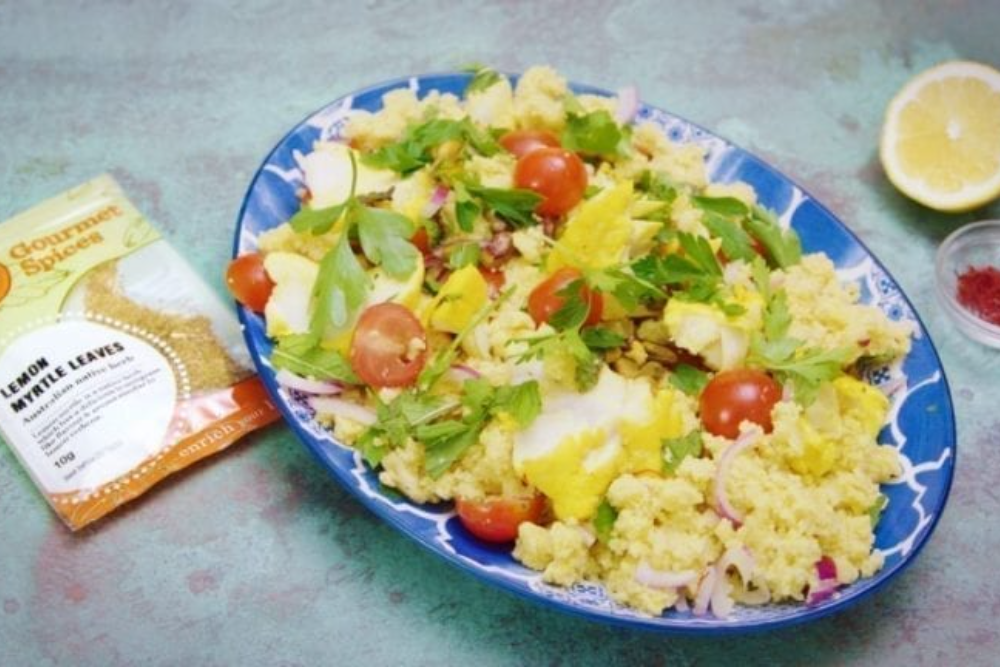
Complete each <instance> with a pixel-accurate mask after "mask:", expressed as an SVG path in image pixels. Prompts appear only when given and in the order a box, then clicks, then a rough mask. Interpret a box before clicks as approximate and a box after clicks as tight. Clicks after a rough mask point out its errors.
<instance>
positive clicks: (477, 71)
mask: <svg viewBox="0 0 1000 667" xmlns="http://www.w3.org/2000/svg"><path fill="white" fill-rule="evenodd" d="M472 72H473V76H472V80H471V81H469V85H468V86H466V87H465V94H466V96H468V95H471V94H472V93H479V92H482V91H484V90H486V89H487V88H489V87H490V86H492V85H493V84H494V83H497V82H499V81H500V80H502V79H503V76H502V75H501V74H500V73H499V72H497V71H496V70H494V69H490V68H489V67H476V68H473V69H472Z"/></svg>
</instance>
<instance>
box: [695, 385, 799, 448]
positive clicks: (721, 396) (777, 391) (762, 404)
mask: <svg viewBox="0 0 1000 667" xmlns="http://www.w3.org/2000/svg"><path fill="white" fill-rule="evenodd" d="M780 400H781V385H780V384H778V382H777V381H776V380H775V379H774V378H772V377H771V376H770V375H768V374H767V373H765V372H764V371H759V370H753V369H749V368H739V369H736V370H731V371H722V372H721V373H719V374H718V375H716V376H715V377H714V378H712V379H711V381H709V383H708V384H707V385H705V389H704V390H703V391H702V392H701V399H700V403H701V405H700V407H701V423H702V424H704V425H705V430H707V431H708V432H709V433H711V434H713V435H718V436H722V437H724V438H731V439H732V438H736V437H738V436H739V434H740V422H742V421H744V420H747V421H751V422H753V423H755V424H759V425H760V426H761V427H762V428H763V429H764V432H765V433H770V432H771V430H772V429H773V428H774V426H773V425H772V423H771V409H772V408H774V405H775V404H776V403H777V402H778V401H780Z"/></svg>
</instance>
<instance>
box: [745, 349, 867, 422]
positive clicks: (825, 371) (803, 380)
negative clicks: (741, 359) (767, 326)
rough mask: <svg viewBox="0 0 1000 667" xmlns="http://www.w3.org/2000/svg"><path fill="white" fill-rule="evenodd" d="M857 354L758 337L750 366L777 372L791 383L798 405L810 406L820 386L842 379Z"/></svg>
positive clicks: (749, 356) (750, 356) (748, 360)
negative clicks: (844, 371)
mask: <svg viewBox="0 0 1000 667" xmlns="http://www.w3.org/2000/svg"><path fill="white" fill-rule="evenodd" d="M853 353H854V351H853V350H852V349H851V348H837V349H833V350H819V349H816V348H805V347H802V344H801V342H800V341H797V340H795V339H792V338H782V339H778V340H763V339H762V338H761V337H760V336H754V338H753V339H752V340H751V342H750V354H749V355H748V357H747V362H748V363H749V364H751V365H756V366H761V367H763V368H767V369H769V370H771V371H773V372H775V373H776V374H777V375H778V376H779V378H780V379H781V380H782V381H783V382H791V383H792V387H793V388H794V389H795V400H796V402H798V403H800V404H802V405H810V404H811V403H812V402H813V401H814V400H815V399H816V394H817V392H818V391H819V387H820V385H821V384H822V383H824V382H829V381H830V380H833V379H834V378H836V377H837V376H838V375H840V372H841V369H842V368H843V366H844V364H846V363H847V362H848V360H850V359H851V358H852V356H853Z"/></svg>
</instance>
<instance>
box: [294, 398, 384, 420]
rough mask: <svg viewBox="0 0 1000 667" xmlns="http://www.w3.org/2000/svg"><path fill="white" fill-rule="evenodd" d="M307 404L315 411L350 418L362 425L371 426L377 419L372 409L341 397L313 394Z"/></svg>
mask: <svg viewBox="0 0 1000 667" xmlns="http://www.w3.org/2000/svg"><path fill="white" fill-rule="evenodd" d="M309 405H311V406H312V408H313V410H315V411H316V412H320V413H323V414H328V415H333V416H334V417H343V418H344V419H350V420H351V421H354V422H357V423H359V424H362V425H364V426H371V425H372V424H374V423H375V422H376V421H378V416H377V415H376V414H375V411H374V410H369V409H368V408H366V407H364V406H363V405H358V404H357V403H352V402H350V401H345V400H343V399H341V398H333V397H330V396H314V397H312V398H310V399H309Z"/></svg>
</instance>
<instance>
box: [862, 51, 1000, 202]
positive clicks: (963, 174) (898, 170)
mask: <svg viewBox="0 0 1000 667" xmlns="http://www.w3.org/2000/svg"><path fill="white" fill-rule="evenodd" d="M879 153H880V158H881V160H882V166H883V168H884V169H885V172H886V175H887V176H888V177H889V180H890V181H892V183H893V185H895V186H896V187H897V188H899V190H900V191H901V192H903V194H905V195H907V196H908V197H910V198H912V199H914V200H916V201H918V202H920V203H921V204H924V205H925V206H929V207H931V208H933V209H937V210H939V211H955V212H957V211H966V210H969V209H972V208H975V207H977V206H981V205H983V204H986V203H987V202H989V201H991V200H993V199H995V198H996V197H998V196H1000V71H997V70H995V69H993V68H992V67H989V66H987V65H982V64H980V63H975V62H969V61H953V62H947V63H944V64H941V65H938V66H937V67H933V68H931V69H929V70H927V71H925V72H923V73H921V74H919V75H917V76H916V77H915V78H913V79H912V80H911V81H910V82H909V83H907V84H906V85H905V86H903V89H902V90H900V91H899V93H898V94H897V95H896V97H894V98H893V100H892V101H891V102H890V103H889V107H888V109H887V110H886V114H885V123H884V124H883V126H882V139H881V145H880V148H879Z"/></svg>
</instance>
